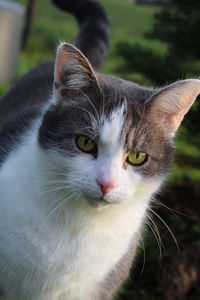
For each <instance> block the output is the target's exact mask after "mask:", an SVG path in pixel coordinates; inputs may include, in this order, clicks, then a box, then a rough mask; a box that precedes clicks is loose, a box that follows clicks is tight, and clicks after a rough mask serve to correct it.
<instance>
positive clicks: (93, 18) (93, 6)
mask: <svg viewBox="0 0 200 300" xmlns="http://www.w3.org/2000/svg"><path fill="white" fill-rule="evenodd" d="M52 2H53V3H54V4H55V5H56V6H57V7H59V8H60V9H62V10H65V11H68V12H70V13H72V14H73V15H74V16H75V17H76V19H77V21H78V23H79V33H78V35H77V38H76V40H75V42H74V45H75V46H76V47H77V48H79V49H80V50H81V51H82V52H83V53H84V55H85V56H86V57H87V58H88V60H89V61H90V63H91V64H92V66H93V67H94V68H95V69H96V70H99V69H100V67H101V66H102V65H103V63H104V61H105V58H106V55H107V51H108V45H109V36H110V26H109V21H108V18H107V15H106V12H105V10H104V8H103V7H102V6H101V5H100V3H98V1H96V0H52Z"/></svg>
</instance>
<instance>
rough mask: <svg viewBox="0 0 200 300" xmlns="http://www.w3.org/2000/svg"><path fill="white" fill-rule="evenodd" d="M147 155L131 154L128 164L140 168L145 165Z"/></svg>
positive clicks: (142, 153) (140, 153)
mask: <svg viewBox="0 0 200 300" xmlns="http://www.w3.org/2000/svg"><path fill="white" fill-rule="evenodd" d="M146 160H147V154H146V153H144V152H130V153H129V155H128V156H127V162H128V163H130V164H131V165H133V166H139V165H142V164H143V163H145V162H146Z"/></svg>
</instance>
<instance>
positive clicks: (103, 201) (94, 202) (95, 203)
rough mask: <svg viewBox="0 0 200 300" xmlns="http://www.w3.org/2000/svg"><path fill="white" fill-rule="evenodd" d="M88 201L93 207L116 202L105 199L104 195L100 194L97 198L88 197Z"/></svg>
mask: <svg viewBox="0 0 200 300" xmlns="http://www.w3.org/2000/svg"><path fill="white" fill-rule="evenodd" d="M88 203H89V205H91V206H93V207H103V206H106V205H111V204H116V203H118V201H114V202H113V201H112V202H111V201H109V200H108V199H106V197H105V196H104V195H102V196H101V197H99V198H88Z"/></svg>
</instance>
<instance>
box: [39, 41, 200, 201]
mask: <svg viewBox="0 0 200 300" xmlns="http://www.w3.org/2000/svg"><path fill="white" fill-rule="evenodd" d="M70 51H71V52H70ZM73 51H74V52H73ZM197 83H198V85H199V82H198V81H186V82H179V83H177V84H175V85H171V86H169V87H167V88H165V89H163V90H161V91H159V92H157V93H155V92H154V93H153V91H150V90H147V89H145V88H144V89H143V90H142V89H141V88H140V87H137V86H135V85H134V84H132V83H128V82H125V81H123V80H120V79H117V78H113V77H108V76H103V75H99V74H95V73H94V71H93V70H92V68H91V66H90V65H89V63H88V61H87V60H86V59H85V58H84V57H83V55H82V54H81V53H79V51H78V50H76V49H75V48H73V47H72V46H67V47H66V46H62V47H61V48H60V52H59V53H58V57H57V62H56V68H55V91H54V100H53V102H54V103H53V104H52V105H51V107H50V108H49V109H48V111H47V112H46V114H45V116H44V119H43V123H42V126H41V128H40V132H39V143H40V146H41V147H42V148H43V149H46V150H48V151H47V152H46V154H47V155H49V157H50V160H51V161H52V163H54V162H55V164H57V165H59V166H60V167H59V168H60V169H61V171H62V174H64V176H63V177H62V184H63V185H64V186H65V185H66V189H67V190H69V191H70V193H71V194H72V195H73V197H75V198H81V199H85V200H86V201H87V202H88V203H90V204H92V205H95V206H97V205H100V204H108V203H119V202H131V201H134V199H142V200H144V199H149V197H150V196H151V195H152V193H154V192H155V191H156V190H157V189H158V187H159V186H160V184H161V183H162V181H163V179H164V178H165V177H166V175H167V172H168V169H169V165H170V162H171V160H172V157H173V136H174V133H175V131H176V129H177V127H178V125H179V123H180V122H181V119H182V118H183V115H184V113H185V112H186V111H187V110H188V106H189V105H191V102H192V100H190V97H188V91H190V90H191V93H192V96H193V98H194V93H195V86H196V85H195V84H197ZM186 85H187V87H186ZM186 88H187V95H186V96H187V97H188V98H187V97H186V96H185V97H184V95H185V94H184V92H185V89H186ZM196 93H197V92H196ZM186 98H187V99H186ZM178 101H179V102H178ZM188 102H190V103H189V104H188Z"/></svg>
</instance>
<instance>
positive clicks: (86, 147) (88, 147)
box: [76, 136, 97, 153]
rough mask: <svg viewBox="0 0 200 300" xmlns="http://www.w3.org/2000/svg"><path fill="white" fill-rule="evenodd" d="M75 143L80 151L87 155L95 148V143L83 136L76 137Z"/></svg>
mask: <svg viewBox="0 0 200 300" xmlns="http://www.w3.org/2000/svg"><path fill="white" fill-rule="evenodd" d="M76 143H77V146H78V148H79V149H80V150H82V151H84V152H87V153H92V152H94V151H95V150H96V148H97V145H96V143H95V142H94V141H93V140H90V139H89V138H87V137H85V136H78V137H77V139H76Z"/></svg>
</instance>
